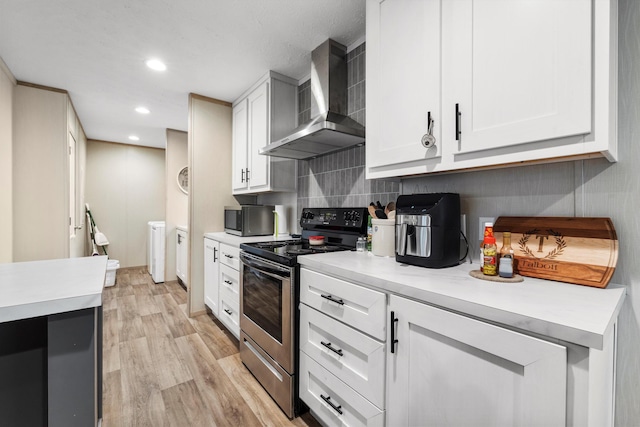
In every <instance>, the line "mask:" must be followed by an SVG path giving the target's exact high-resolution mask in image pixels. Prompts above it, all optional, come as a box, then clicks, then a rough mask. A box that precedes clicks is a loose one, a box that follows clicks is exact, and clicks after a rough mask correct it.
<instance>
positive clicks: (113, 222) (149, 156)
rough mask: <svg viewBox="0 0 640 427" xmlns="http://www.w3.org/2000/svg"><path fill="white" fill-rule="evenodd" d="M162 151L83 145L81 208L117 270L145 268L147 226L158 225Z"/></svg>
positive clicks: (162, 197)
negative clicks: (104, 238) (86, 207)
mask: <svg viewBox="0 0 640 427" xmlns="http://www.w3.org/2000/svg"><path fill="white" fill-rule="evenodd" d="M164 179H165V150H162V149H157V148H148V147H139V146H133V145H126V144H116V143H111V142H104V141H93V140H89V141H87V170H86V190H85V193H86V196H85V197H86V202H87V203H88V204H89V206H90V208H91V213H92V214H93V217H94V219H95V221H96V225H97V226H98V228H99V229H100V231H101V232H103V233H104V234H105V235H106V236H107V238H108V239H109V246H108V251H109V258H111V259H117V260H119V261H120V267H134V266H143V265H146V264H147V258H146V256H147V255H146V250H147V222H149V221H162V220H164V209H165V183H164Z"/></svg>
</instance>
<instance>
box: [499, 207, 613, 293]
mask: <svg viewBox="0 0 640 427" xmlns="http://www.w3.org/2000/svg"><path fill="white" fill-rule="evenodd" d="M493 231H494V235H495V237H496V244H497V245H498V250H500V248H502V233H503V232H505V231H510V232H511V247H512V248H513V251H514V256H515V260H516V269H517V272H518V273H519V274H521V275H522V276H529V277H538V278H541V279H550V280H558V281H561V282H568V283H575V284H579V285H586V286H594V287H597V288H604V287H606V286H607V284H608V283H609V280H611V276H612V275H613V272H614V270H615V268H616V263H617V262H618V238H617V236H616V230H615V229H614V228H613V223H612V222H611V220H610V219H609V218H576V217H515V216H511V217H506V216H501V217H499V218H498V219H497V220H496V222H495V224H494V227H493Z"/></svg>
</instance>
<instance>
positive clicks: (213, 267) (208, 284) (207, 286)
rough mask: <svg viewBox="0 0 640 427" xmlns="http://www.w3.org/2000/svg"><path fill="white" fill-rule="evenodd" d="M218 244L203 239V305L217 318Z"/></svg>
mask: <svg viewBox="0 0 640 427" xmlns="http://www.w3.org/2000/svg"><path fill="white" fill-rule="evenodd" d="M219 258H220V243H219V242H216V241H215V240H211V239H206V238H205V239H204V303H205V304H206V305H207V307H209V308H210V309H211V311H212V312H213V314H214V315H215V316H216V317H218V310H219V308H218V307H219V295H218V293H219V274H220V259H219Z"/></svg>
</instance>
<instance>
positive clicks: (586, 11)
mask: <svg viewBox="0 0 640 427" xmlns="http://www.w3.org/2000/svg"><path fill="white" fill-rule="evenodd" d="M591 10H592V4H591V2H590V1H584V0H563V1H557V0H536V1H524V0H518V1H514V0H491V1H473V0H456V1H452V2H443V10H442V17H443V40H445V43H444V44H443V48H442V60H443V80H442V88H443V91H442V93H443V95H442V96H443V104H442V105H443V114H444V118H445V122H444V123H445V125H446V126H447V129H448V130H447V129H445V132H447V135H456V130H455V122H456V104H458V106H459V111H460V117H459V119H458V120H459V125H460V135H459V138H458V139H459V144H458V147H455V152H465V153H466V152H471V151H478V150H486V149H491V148H496V147H505V146H511V145H518V144H524V143H528V142H535V141H543V140H548V139H556V138H561V137H566V136H571V135H583V134H588V133H589V132H591V105H592V93H591V87H592V86H591V85H592V73H591V69H592V14H591ZM516 160H517V159H516V158H514V161H516Z"/></svg>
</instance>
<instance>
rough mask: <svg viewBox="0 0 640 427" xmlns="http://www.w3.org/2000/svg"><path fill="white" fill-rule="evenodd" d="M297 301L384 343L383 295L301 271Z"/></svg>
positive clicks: (384, 304) (319, 274)
mask: <svg viewBox="0 0 640 427" xmlns="http://www.w3.org/2000/svg"><path fill="white" fill-rule="evenodd" d="M300 301H301V302H303V303H305V304H307V305H309V306H311V307H313V308H315V309H316V310H318V311H321V312H323V313H325V314H327V315H329V316H331V317H333V318H335V319H338V320H340V321H342V322H344V323H346V324H347V325H349V326H352V327H354V328H356V329H360V330H361V331H363V332H365V333H367V334H369V335H371V336H373V337H374V338H377V339H379V340H380V341H384V340H385V338H386V335H385V330H386V328H385V327H386V321H385V320H386V313H387V304H386V301H387V300H386V295H385V294H383V293H382V292H378V291H374V290H371V289H367V288H364V287H362V286H358V285H354V284H353V283H349V282H345V281H344V280H340V279H335V278H333V277H330V276H326V275H324V274H321V273H316V272H315V271H311V270H307V269H305V268H302V269H301V270H300Z"/></svg>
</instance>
